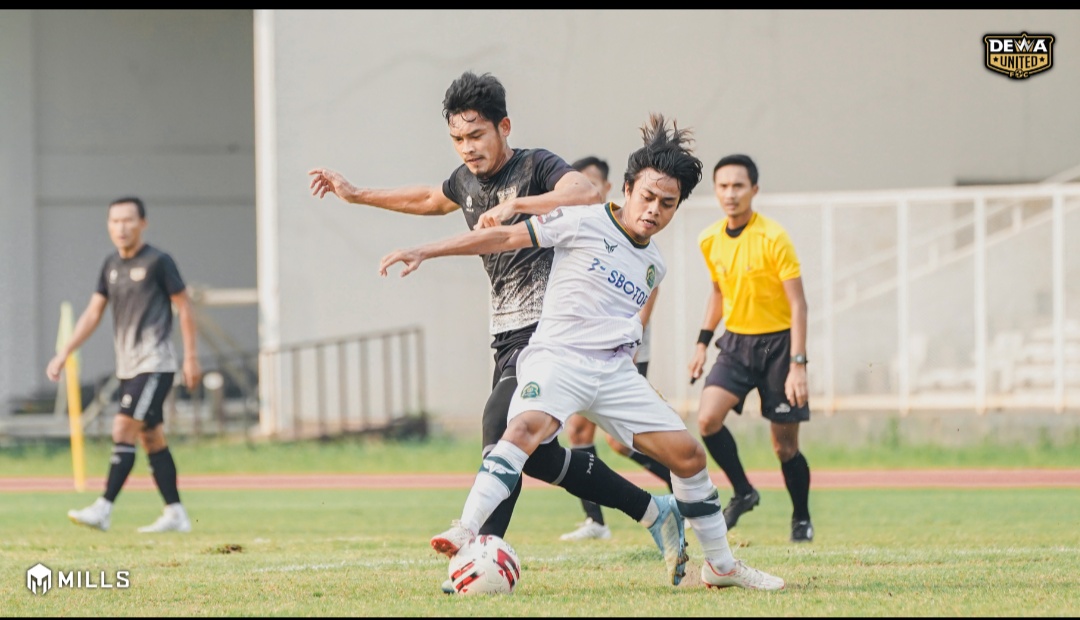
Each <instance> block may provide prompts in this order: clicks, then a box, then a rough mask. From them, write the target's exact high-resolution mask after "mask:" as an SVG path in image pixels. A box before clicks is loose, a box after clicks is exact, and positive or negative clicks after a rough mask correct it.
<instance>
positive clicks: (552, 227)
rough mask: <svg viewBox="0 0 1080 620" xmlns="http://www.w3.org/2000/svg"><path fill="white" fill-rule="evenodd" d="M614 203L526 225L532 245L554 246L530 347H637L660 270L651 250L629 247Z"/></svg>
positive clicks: (661, 263) (568, 210)
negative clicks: (650, 296)
mask: <svg viewBox="0 0 1080 620" xmlns="http://www.w3.org/2000/svg"><path fill="white" fill-rule="evenodd" d="M617 209H618V207H616V206H615V205H614V204H613V203H610V202H608V203H602V204H595V205H588V206H580V207H562V208H558V209H555V210H554V211H551V212H550V213H547V214H545V215H534V216H533V217H530V218H529V219H528V220H526V225H527V226H528V228H529V234H531V235H532V240H533V244H534V245H536V246H538V247H554V248H555V257H554V259H553V261H552V265H551V275H550V276H549V279H548V285H547V292H546V293H545V294H544V307H543V311H542V312H541V314H540V324H539V326H538V327H537V329H536V333H534V334H533V336H532V339H531V340H530V341H529V342H530V344H532V343H536V344H547V345H555V346H566V347H574V348H577V349H585V350H604V349H616V348H618V347H620V346H624V345H630V346H637V345H638V344H640V342H641V317H640V314H639V313H640V312H641V308H642V306H644V305H645V302H646V300H648V299H649V295H651V294H652V292H653V289H654V288H656V286H657V285H659V284H660V280H662V279H663V277H664V273H665V272H666V268H665V267H664V261H663V258H662V257H661V256H660V250H659V249H658V248H657V247H656V243H655V242H653V241H652V240H650V242H649V243H646V244H644V245H642V244H640V243H637V242H635V241H633V240H632V239H631V238H630V236H629V235H628V234H627V232H626V230H625V229H623V227H622V225H621V224H619V222H618V221H617V220H616V219H615V211H616V210H617Z"/></svg>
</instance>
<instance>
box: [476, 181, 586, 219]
mask: <svg viewBox="0 0 1080 620" xmlns="http://www.w3.org/2000/svg"><path fill="white" fill-rule="evenodd" d="M603 201H604V197H603V196H601V195H600V190H598V189H596V186H595V185H593V184H592V181H590V180H589V177H587V176H585V175H584V174H582V173H580V172H578V171H577V170H574V171H572V172H567V173H566V174H564V175H563V176H562V178H561V179H559V182H558V183H556V184H555V187H554V188H553V189H552V190H551V191H550V192H545V193H543V194H537V195H535V196H522V197H520V198H514V199H513V200H507V201H506V202H504V203H501V204H500V205H499V206H497V207H493V208H491V209H488V210H487V211H485V212H484V213H482V214H481V215H480V219H479V220H478V221H477V222H476V226H474V228H488V227H491V226H499V225H501V224H502V223H503V222H505V221H506V220H508V219H510V218H512V217H514V216H515V215H518V214H522V213H524V214H528V215H544V214H546V213H550V212H551V211H554V210H555V209H557V208H559V207H562V206H577V205H594V204H596V203H598V202H603Z"/></svg>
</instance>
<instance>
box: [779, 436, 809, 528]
mask: <svg viewBox="0 0 1080 620" xmlns="http://www.w3.org/2000/svg"><path fill="white" fill-rule="evenodd" d="M780 471H782V472H784V484H785V485H787V491H788V495H790V496H791V508H792V513H791V518H792V519H795V520H796V521H808V520H809V519H810V464H809V463H807V462H806V457H804V456H803V455H802V452H796V453H795V456H793V457H791V459H790V460H788V462H786V463H781V464H780Z"/></svg>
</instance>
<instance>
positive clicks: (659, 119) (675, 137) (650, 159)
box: [623, 112, 702, 203]
mask: <svg viewBox="0 0 1080 620" xmlns="http://www.w3.org/2000/svg"><path fill="white" fill-rule="evenodd" d="M641 137H642V140H643V141H644V142H645V146H643V147H641V148H639V149H638V150H636V151H634V152H633V153H631V154H630V157H629V158H628V159H627V161H626V174H625V175H624V176H623V180H624V181H625V182H626V183H627V184H629V187H630V189H631V190H632V189H633V188H634V182H635V181H636V180H637V178H638V175H640V174H641V172H642V171H643V170H645V169H647V168H652V169H653V170H656V171H657V172H661V173H663V174H666V175H668V176H669V177H671V178H673V179H675V180H676V181H678V182H679V202H680V203H681V202H682V201H684V200H686V199H687V198H689V197H690V192H692V191H694V188H695V187H697V184H698V183H700V182H701V169H702V165H701V160H700V159H698V158H697V157H695V156H694V155H693V149H692V148H691V145H692V144H693V143H694V138H693V132H692V131H690V130H689V129H679V124H678V123H677V122H675V121H674V120H672V122H671V129H668V126H667V120H666V119H665V118H664V115H663V114H657V113H655V112H654V113H652V114H650V115H649V122H648V123H646V124H645V125H644V126H642V128H641Z"/></svg>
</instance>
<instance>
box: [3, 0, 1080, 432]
mask: <svg viewBox="0 0 1080 620" xmlns="http://www.w3.org/2000/svg"><path fill="white" fill-rule="evenodd" d="M273 17H274V19H273V23H274V32H273V35H274V39H273V59H272V60H273V63H274V64H273V67H272V68H271V71H270V74H271V75H273V78H274V81H275V91H274V92H275V95H274V101H273V106H272V109H274V110H275V116H274V118H273V119H272V121H271V122H272V125H273V127H274V135H275V140H276V143H275V145H274V152H273V155H274V158H275V162H276V163H275V165H274V167H273V170H272V173H270V174H269V176H270V177H271V178H269V179H263V180H262V181H263V182H264V183H266V184H268V185H267V186H268V187H272V188H273V190H274V193H275V197H274V201H275V205H276V214H277V216H278V218H279V230H280V231H281V235H280V236H279V238H278V239H276V240H274V239H267V240H264V243H272V244H274V248H275V250H276V251H277V254H278V263H279V264H280V273H279V274H278V276H279V278H278V279H279V281H280V296H279V299H280V312H279V314H280V333H279V334H278V340H279V341H280V342H283V343H288V342H295V341H300V340H307V339H312V338H320V337H325V336H337V335H343V334H351V333H355V332H362V331H368V330H372V329H381V328H386V327H400V326H402V325H406V324H413V323H416V324H420V325H423V326H424V327H425V329H426V330H427V333H428V338H427V342H428V343H429V352H428V353H429V355H428V358H427V360H428V373H427V376H428V403H429V408H430V409H431V410H432V411H433V412H434V413H436V414H437V415H439V416H441V417H443V418H445V419H447V420H455V419H460V420H466V421H470V422H474V421H475V420H476V419H477V418H478V417H479V412H480V410H481V408H482V406H483V402H484V400H485V398H486V396H487V393H488V387H489V381H490V375H489V373H490V368H491V361H490V349H489V348H488V341H489V337H488V335H487V318H488V317H487V313H488V298H487V295H488V290H487V280H486V277H485V275H484V272H483V270H482V268H481V265H480V260H479V259H477V258H448V259H443V260H441V261H435V262H433V263H430V264H426V265H424V266H423V267H422V268H421V270H420V271H418V272H417V273H416V274H413V275H412V276H410V277H409V278H407V279H404V280H399V279H397V278H396V277H392V278H389V279H386V280H383V279H380V278H378V277H377V276H376V274H375V267H376V265H377V262H378V259H379V257H381V256H382V255H383V254H385V253H386V252H388V251H390V250H392V249H394V248H395V247H398V246H402V245H409V244H414V243H419V242H422V241H426V240H430V239H435V238H438V237H442V236H445V235H448V234H453V233H457V232H460V231H462V230H464V224H463V219H462V218H461V216H460V214H456V213H455V214H451V215H450V216H448V217H437V218H429V219H424V218H418V217H409V216H403V215H398V214H393V213H385V212H378V211H375V210H371V209H368V208H364V207H356V206H349V205H344V204H342V203H340V201H337V200H336V199H334V198H328V199H325V200H322V201H320V200H317V199H315V198H313V197H311V195H310V192H309V190H308V176H307V174H306V173H307V171H308V170H309V169H310V168H312V167H315V166H329V167H334V168H338V169H340V170H342V171H343V172H345V173H346V174H347V175H348V176H350V178H352V179H353V180H354V181H355V182H357V183H358V184H364V185H370V186H379V187H393V186H398V185H402V184H413V183H417V184H430V185H437V184H439V183H441V182H442V180H443V179H445V178H446V176H447V175H448V174H449V172H450V171H451V170H452V169H453V168H454V167H456V166H457V165H458V164H459V161H458V160H457V157H456V155H455V153H454V151H453V148H452V146H451V144H450V141H449V139H448V137H447V130H446V125H445V122H444V121H443V119H442V117H441V102H442V97H443V94H444V92H445V89H446V87H447V86H448V85H449V83H450V81H451V80H453V79H454V78H455V77H457V76H458V75H459V74H460V73H461V72H462V71H463V70H465V69H472V70H475V71H479V72H484V71H491V72H493V73H494V74H495V75H497V76H499V77H500V78H501V79H502V80H503V82H504V83H505V85H506V86H507V89H508V92H509V102H508V103H509V110H510V117H511V120H512V122H513V131H512V134H511V137H510V142H511V145H512V146H519V147H530V146H544V147H547V148H550V149H551V150H554V151H555V152H557V153H560V154H561V155H563V156H564V157H565V158H567V159H574V158H576V157H579V156H581V155H585V154H588V153H595V154H598V155H600V156H603V157H605V158H607V159H608V160H609V161H610V162H611V163H612V167H613V174H614V176H615V177H616V180H618V178H619V177H621V174H622V172H623V162H624V161H625V157H626V155H627V154H628V153H629V152H630V151H631V150H633V149H634V148H636V147H637V146H638V145H639V144H640V142H639V134H638V131H637V128H638V127H639V126H640V125H641V123H642V122H643V121H644V120H645V119H646V117H647V115H648V114H649V113H650V112H652V111H659V112H663V113H664V114H666V115H668V116H669V117H673V118H676V119H678V121H679V122H680V124H682V125H684V126H690V127H693V128H694V129H695V131H696V134H697V137H698V154H699V156H700V157H701V158H702V159H703V160H704V162H705V163H706V166H707V168H708V169H709V170H711V165H712V163H713V162H715V160H716V159H717V158H719V157H720V156H722V155H724V154H726V153H728V152H732V151H745V152H748V153H750V154H752V155H753V156H754V157H755V158H756V159H757V160H758V162H759V164H760V165H761V169H762V178H761V185H762V188H763V191H765V192H777V193H781V192H812V191H841V190H859V189H882V188H914V187H939V186H951V185H954V184H957V183H965V182H973V181H975V182H1016V181H1038V180H1041V179H1044V178H1047V177H1049V176H1051V175H1053V174H1055V173H1057V172H1060V171H1061V170H1064V169H1066V168H1070V167H1073V166H1075V165H1076V164H1077V163H1080V115H1078V114H1076V113H1075V109H1076V102H1077V100H1078V94H1080V69H1078V67H1080V65H1078V58H1077V56H1076V55H1075V54H1073V53H1072V50H1073V47H1072V46H1071V44H1070V43H1069V42H1070V41H1076V40H1080V12H1077V11H1068V10H1064V11H1042V10H1003V11H977V12H976V11H915V10H910V11H871V10H864V11H854V12H849V11H835V10H832V11H772V10H760V11H755V10H732V11H687V10H680V11H623V10H578V11H551V10H545V11H532V10H513V11H510V10H508V11H482V10H477V11H459V10H454V11H418V10H408V11H405V10H402V11H366V10H365V11H361V10H354V11H329V10H288V11H274V13H273ZM252 31H253V28H252V12H251V11H245V10H214V11H103V10H77V11H50V10H17V11H16V10H6V11H3V12H0V109H2V111H3V113H2V114H0V163H2V164H3V165H2V166H0V218H2V219H0V242H2V245H0V291H2V294H0V402H3V401H4V400H6V399H8V398H10V397H12V396H15V395H24V394H28V393H30V392H33V391H37V390H46V389H51V388H50V384H48V383H47V381H46V380H45V379H44V376H43V368H44V364H45V363H46V361H47V360H48V358H49V356H50V355H51V351H52V349H53V345H54V341H55V330H56V325H57V320H58V316H59V304H60V302H61V301H63V300H69V301H71V302H72V303H73V304H74V305H75V307H76V312H78V311H80V310H81V309H82V307H83V305H84V304H85V302H86V299H87V298H88V297H89V295H90V292H91V291H92V286H93V282H94V278H95V276H96V272H97V269H98V267H99V265H100V262H101V260H102V259H103V258H104V256H105V254H106V253H107V252H108V251H109V250H110V246H109V243H108V239H107V236H106V233H105V226H104V207H105V204H106V203H107V202H108V201H109V200H110V199H112V198H114V197H115V196H117V195H120V194H129V193H137V194H142V195H143V196H144V198H145V199H146V200H147V204H148V207H149V209H150V228H149V230H148V240H149V241H150V242H151V243H156V244H158V245H160V246H161V247H163V248H165V249H167V250H169V251H170V252H172V253H173V254H174V255H175V256H176V257H177V259H178V261H179V263H180V266H181V269H182V273H183V274H184V276H185V277H186V278H187V279H188V280H189V281H190V282H192V283H199V284H204V285H208V286H213V287H250V286H254V285H255V282H256V276H255V272H256V242H255V238H256V236H255V224H256V221H255V220H256V218H255V208H254V204H255V199H256V195H255V194H256V190H255V187H256V179H255V161H256V144H255V143H256V140H255V133H254V129H253V127H254V120H255V119H254V110H255V105H254V91H255V84H254V74H255V71H254V63H255V59H254V58H253V56H254V46H253V32H252ZM1020 31H1027V32H1032V33H1051V34H1053V35H1055V37H1056V38H1057V46H1056V48H1055V55H1054V68H1052V69H1051V70H1049V71H1047V72H1044V73H1042V74H1039V75H1036V76H1034V77H1032V78H1031V79H1028V80H1023V81H1017V80H1010V79H1008V78H1006V77H1004V76H1002V75H1000V74H996V73H993V72H991V71H989V70H987V69H986V68H985V66H984V46H983V41H982V37H983V36H984V35H985V34H987V33H1002V32H1004V33H1018V32H1020ZM709 193H710V192H709V187H708V182H707V181H706V183H705V184H704V185H702V186H699V188H698V190H697V191H695V194H694V196H695V197H698V198H700V197H705V198H707V197H708V196H709ZM666 243H670V241H666ZM694 268H697V266H695V267H694ZM671 293H674V291H671ZM687 294H688V295H690V294H693V295H696V294H697V292H696V291H688V292H687ZM673 298H674V295H664V294H662V295H661V297H660V300H659V304H658V307H657V310H656V315H655V316H656V318H657V320H660V321H673V320H674V317H672V316H671V313H672V312H673V309H674V307H675V306H674V305H673V303H672V301H673ZM220 319H221V321H222V322H223V323H224V324H225V327H226V328H227V329H228V330H229V331H230V332H231V333H233V334H234V335H235V336H237V338H238V339H239V340H241V342H244V343H250V344H251V346H254V345H255V343H256V340H257V328H256V324H257V322H258V319H257V315H256V312H255V311H254V309H237V310H230V311H227V312H225V311H222V312H221V313H220ZM107 320H111V317H110V318H109V319H107ZM685 320H687V321H690V322H691V323H693V322H697V321H698V320H700V317H699V316H698V314H697V312H694V313H693V315H692V316H690V317H688V318H685ZM103 328H104V329H99V331H98V333H97V334H95V336H94V337H93V338H92V339H91V341H90V342H88V343H87V344H86V346H85V347H84V350H83V366H84V369H85V373H86V375H87V376H93V375H99V374H104V373H107V372H110V371H111V369H112V363H113V360H112V351H111V345H110V341H109V338H108V329H107V328H108V326H107V325H105V326H103ZM657 337H662V333H660V332H659V330H658V333H657ZM672 357H674V358H676V359H666V360H664V359H660V358H659V357H656V358H654V361H653V365H654V366H658V365H672V366H673V367H675V368H674V369H672V370H669V371H667V372H663V371H660V370H658V371H657V377H670V378H664V379H663V381H662V382H661V383H658V385H657V387H659V388H660V389H661V390H662V391H666V392H672V391H674V390H673V389H672V386H673V385H674V381H676V380H681V379H678V377H680V376H681V375H680V374H679V373H678V372H676V371H677V370H678V369H681V368H683V367H684V366H685V362H686V360H685V359H683V358H682V357H680V356H679V355H678V354H675V355H673V356H672ZM683 357H684V356H683Z"/></svg>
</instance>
